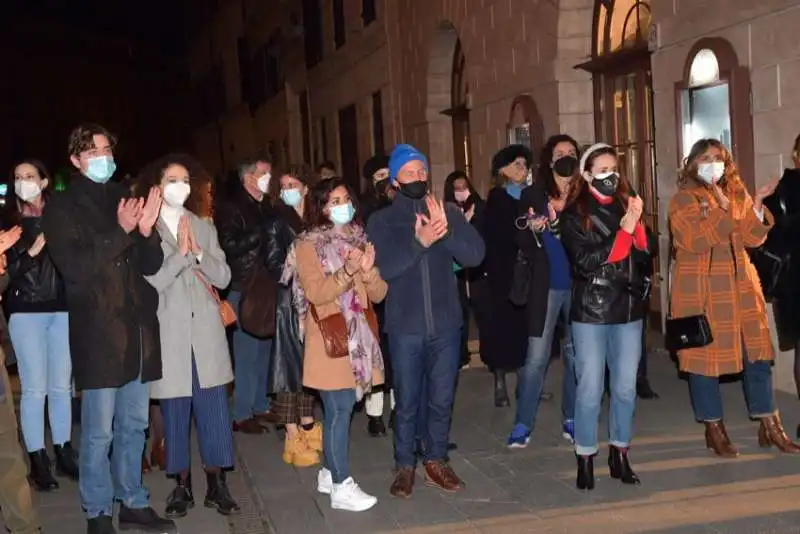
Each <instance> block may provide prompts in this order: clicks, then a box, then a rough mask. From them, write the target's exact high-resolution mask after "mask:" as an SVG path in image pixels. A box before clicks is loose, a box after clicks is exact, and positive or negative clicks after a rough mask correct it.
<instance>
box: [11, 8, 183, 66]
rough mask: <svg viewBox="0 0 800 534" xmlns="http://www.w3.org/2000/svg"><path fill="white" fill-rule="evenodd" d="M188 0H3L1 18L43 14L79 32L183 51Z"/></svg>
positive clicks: (41, 15)
mask: <svg viewBox="0 0 800 534" xmlns="http://www.w3.org/2000/svg"><path fill="white" fill-rule="evenodd" d="M185 1H189V2H191V1H192V0H0V20H3V21H4V22H6V23H11V24H13V21H14V20H15V19H17V20H18V19H19V15H27V16H29V17H42V18H47V19H51V20H58V21H60V22H62V23H63V24H65V25H67V26H68V27H70V28H73V29H75V30H77V31H80V30H81V29H85V30H88V31H91V32H92V33H97V34H102V35H114V36H117V37H126V38H132V39H134V40H136V41H140V42H149V43H152V44H153V45H155V46H157V47H158V48H159V49H161V50H162V51H164V52H167V53H180V52H181V51H182V50H183V47H184V45H185V29H184V28H185V24H186V22H185V21H184V20H182V7H181V6H182V4H183V3H184V2H185ZM195 1H196V0H195Z"/></svg>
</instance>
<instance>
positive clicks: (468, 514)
mask: <svg viewBox="0 0 800 534" xmlns="http://www.w3.org/2000/svg"><path fill="white" fill-rule="evenodd" d="M560 379H561V368H560V364H558V363H555V364H554V365H553V366H552V368H551V370H550V373H549V376H548V378H547V383H546V389H547V390H548V391H551V392H553V393H554V394H555V397H554V398H553V400H551V401H548V402H544V403H542V405H541V407H540V410H539V417H538V421H537V425H536V430H535V432H534V434H533V439H532V441H531V444H530V446H529V447H528V448H527V449H524V450H513V451H511V450H508V449H507V448H505V446H504V442H505V438H506V435H507V433H508V431H509V430H510V427H511V424H512V422H513V408H512V409H507V408H506V409H498V408H494V406H493V405H492V395H491V393H492V380H491V377H490V375H489V374H488V373H487V372H486V371H485V370H483V369H470V370H466V371H463V372H462V373H461V378H460V384H459V390H458V395H457V399H456V408H455V419H454V422H453V430H452V438H453V441H455V442H456V443H457V444H458V450H457V451H454V452H453V453H452V454H451V461H452V464H453V466H454V468H455V470H456V472H457V473H458V474H459V475H460V476H461V477H462V478H463V479H464V480H465V481H466V484H467V487H466V489H465V490H464V491H463V492H460V493H455V494H444V493H442V492H439V491H437V490H435V489H432V488H429V487H426V486H425V485H424V483H423V481H422V478H421V476H418V479H417V485H416V488H415V492H414V495H413V496H412V497H411V498H410V499H408V500H398V499H394V498H392V497H390V496H389V493H388V489H389V485H390V483H391V479H392V474H391V468H392V464H393V460H392V444H391V438H390V437H387V438H377V439H376V438H370V437H369V436H368V435H367V433H366V428H365V426H366V425H365V417H364V415H363V414H361V413H359V414H357V415H356V416H355V417H354V419H353V426H352V432H351V435H352V441H351V463H352V473H353V476H354V477H355V479H356V480H357V481H358V482H359V483H360V484H361V486H362V487H363V488H364V489H365V490H366V491H368V492H370V493H373V494H374V495H376V496H378V498H379V502H378V504H377V506H375V508H373V509H372V510H370V511H368V512H364V513H360V514H354V513H348V512H341V511H333V510H331V508H330V505H329V502H328V498H327V497H325V496H321V495H318V494H317V493H316V490H315V488H316V484H315V476H316V469H314V468H310V469H295V468H293V467H290V466H287V465H285V464H284V463H283V462H282V461H281V457H280V453H281V446H282V444H281V442H280V440H279V437H278V435H277V434H276V433H274V432H273V433H271V434H268V435H265V436H237V447H238V450H239V454H240V466H239V469H238V471H237V476H240V478H239V479H238V480H239V482H237V483H236V487H235V495H236V497H237V498H239V499H240V500H242V501H245V502H246V503H247V506H250V507H251V513H250V514H249V515H248V518H247V519H246V521H244V522H240V523H239V524H234V525H228V523H227V522H226V521H225V519H224V518H222V517H221V516H219V515H217V514H216V513H214V512H212V511H209V510H206V509H204V508H203V507H202V506H199V507H197V508H195V509H194V510H193V511H192V512H191V513H190V515H189V516H188V518H186V519H184V520H181V521H180V525H179V526H180V528H181V533H182V534H212V533H213V534H224V533H227V532H243V533H247V534H260V533H262V532H268V533H270V534H311V533H313V534H327V533H329V534H368V533H369V534H372V533H378V534H394V533H405V534H439V533H442V534H444V533H448V534H450V533H455V534H467V533H469V534H476V533H486V534H512V533H513V534H518V533H563V534H573V533H575V534H577V533H580V534H617V533H619V534H627V533H636V532H647V533H651V534H699V533H704V534H708V533H716V534H719V533H729V534H744V533H748V534H749V533H759V534H761V533H763V534H784V533H800V456H796V457H792V456H787V455H781V454H779V453H777V452H776V451H775V450H774V449H766V450H765V449H760V448H759V447H758V441H757V438H756V431H757V428H758V425H757V423H754V422H751V421H749V420H748V418H747V414H746V410H745V404H744V399H743V394H742V388H741V382H734V383H730V384H726V385H724V386H723V395H724V400H725V408H726V414H727V423H728V429H729V433H730V435H731V438H732V440H733V441H734V442H735V443H736V444H737V445H738V446H739V447H740V449H741V452H742V454H741V457H740V458H738V459H736V460H723V459H719V458H716V457H714V456H712V455H711V454H710V453H709V452H708V451H707V450H706V449H705V445H704V442H703V432H702V427H701V426H700V425H697V424H695V423H693V422H692V415H691V407H690V403H689V397H688V392H687V387H686V382H685V381H682V380H679V379H678V377H677V373H676V371H675V368H674V366H673V364H672V363H671V362H670V361H669V358H668V357H667V356H666V355H663V354H657V355H655V356H652V357H651V381H652V383H653V387H654V389H656V391H658V392H659V393H660V395H661V399H660V400H654V401H639V403H638V408H637V416H636V425H637V430H636V438H635V440H634V446H633V449H632V452H631V456H632V459H633V461H634V466H635V468H636V469H637V472H638V473H639V474H640V476H641V478H642V480H643V484H642V485H641V486H640V487H626V486H623V485H621V484H619V483H618V482H616V481H613V480H611V479H610V478H609V477H608V474H607V471H606V470H605V469H604V468H603V465H604V460H605V458H604V456H603V453H604V451H603V452H601V455H600V456H598V461H597V469H596V475H597V478H598V480H597V485H596V489H595V491H593V492H590V493H583V492H580V491H578V490H577V489H575V486H574V476H575V473H574V469H575V465H574V464H575V461H574V456H573V454H572V451H571V448H570V447H569V446H568V445H567V444H566V443H565V442H564V441H563V439H562V437H561V429H560V425H559V419H560V409H559V402H560ZM513 383H514V381H513V379H512V380H511V383H510V386H511V387H513ZM777 401H778V405H779V406H780V407H781V409H782V412H783V418H784V420H785V422H786V426H787V429H788V430H789V433H790V434H791V435H794V432H795V427H796V425H797V424H798V423H800V406H798V402H797V400H796V399H794V398H793V397H791V396H789V395H785V394H778V399H777ZM606 424H607V417H606V416H605V414H604V416H603V418H602V420H601V427H600V428H601V431H600V432H601V436H604V435H605V430H604V428H605V426H604V425H606ZM196 457H197V456H196V455H195V458H196ZM195 463H197V462H195ZM195 469H196V471H197V472H198V473H199V466H198V465H196V466H195ZM420 473H421V470H420V471H419V472H418V475H419V474H420ZM147 482H148V485H149V486H150V489H151V492H152V495H153V501H154V502H155V503H156V504H157V505H158V508H162V505H161V503H162V502H163V499H164V497H165V496H166V495H167V493H168V492H169V489H170V484H169V483H168V482H167V481H166V480H164V478H163V477H162V476H161V475H160V474H151V475H148V477H147ZM198 483H199V484H198V486H199V487H198V488H197V490H198V493H199V492H201V491H202V480H198ZM37 505H38V506H39V510H40V512H41V514H42V516H43V518H44V521H45V529H46V530H45V532H60V533H64V534H73V533H75V534H77V533H82V532H84V530H83V529H84V528H85V526H84V523H83V517H82V515H81V514H80V510H79V508H78V496H77V491H76V490H75V487H74V485H72V484H68V483H64V488H63V489H62V490H61V491H60V492H58V493H53V494H48V495H38V496H37Z"/></svg>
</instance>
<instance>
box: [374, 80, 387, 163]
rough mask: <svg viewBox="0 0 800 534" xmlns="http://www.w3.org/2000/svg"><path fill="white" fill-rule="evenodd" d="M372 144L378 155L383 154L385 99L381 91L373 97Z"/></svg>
mask: <svg viewBox="0 0 800 534" xmlns="http://www.w3.org/2000/svg"><path fill="white" fill-rule="evenodd" d="M372 144H373V145H375V153H376V154H383V152H384V150H385V147H384V144H383V98H381V92H380V91H378V92H377V93H373V95H372Z"/></svg>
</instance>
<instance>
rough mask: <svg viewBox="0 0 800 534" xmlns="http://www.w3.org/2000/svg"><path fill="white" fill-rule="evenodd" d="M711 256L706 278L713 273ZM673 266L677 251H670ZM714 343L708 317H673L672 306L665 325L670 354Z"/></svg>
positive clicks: (667, 346)
mask: <svg viewBox="0 0 800 534" xmlns="http://www.w3.org/2000/svg"><path fill="white" fill-rule="evenodd" d="M711 255H712V253H711V252H709V254H708V271H707V273H706V276H708V275H709V274H710V273H711ZM670 258H671V261H670V263H671V264H674V258H675V251H674V249H673V250H671V251H670ZM671 275H672V269H670V292H671V291H672V276H671ZM713 342H714V335H713V333H712V332H711V323H710V322H709V321H708V316H707V315H706V314H705V313H703V314H701V315H689V316H687V317H673V316H672V306H671V305H670V312H669V315H668V316H667V320H666V322H665V325H664V347H665V348H666V349H667V350H668V351H670V352H677V351H680V350H685V349H697V348H700V347H706V346H708V345H710V344H711V343H713Z"/></svg>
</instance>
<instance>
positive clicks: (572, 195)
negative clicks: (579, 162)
mask: <svg viewBox="0 0 800 534" xmlns="http://www.w3.org/2000/svg"><path fill="white" fill-rule="evenodd" d="M605 154H610V155H612V156H614V158H615V159H617V161H619V156H618V155H617V150H616V149H615V148H614V147H610V146H607V147H603V148H598V149H597V150H594V151H593V152H592V153H591V154H589V156H588V157H587V158H586V162H585V163H584V165H583V168H582V169H580V172H581V174H583V173H584V172H589V171H590V169H591V168H592V165H593V164H594V160H596V159H597V158H599V157H600V156H603V155H605ZM617 174H619V185H618V186H617V191H616V192H615V193H614V198H616V199H617V200H618V201H619V202H622V205H623V206H627V205H628V197H629V196H630V190H631V189H630V185H628V181H627V180H626V179H625V177H624V176H623V175H622V173H621V172H620V169H619V167H617ZM591 197H592V192H591V191H590V190H589V182H588V181H586V180H585V179H584V178H583V176H581V177H580V179H578V180H575V181H574V182H573V184H572V187H570V189H569V196H568V197H567V206H571V205H573V204H574V205H575V210H576V211H577V212H578V214H579V215H580V216H581V219H582V222H583V227H584V228H585V229H586V230H588V229H589V228H591V227H592V221H591V219H590V218H589V216H590V215H591V213H590V209H589V199H590V198H591Z"/></svg>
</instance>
